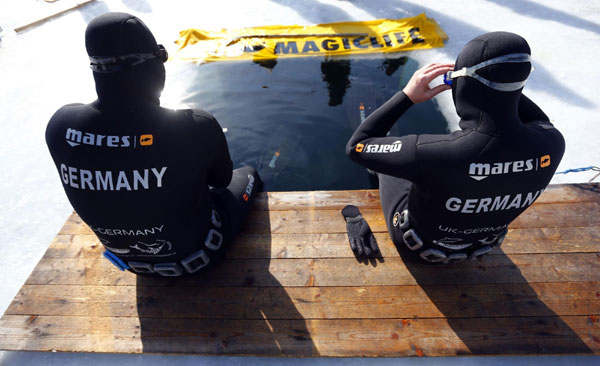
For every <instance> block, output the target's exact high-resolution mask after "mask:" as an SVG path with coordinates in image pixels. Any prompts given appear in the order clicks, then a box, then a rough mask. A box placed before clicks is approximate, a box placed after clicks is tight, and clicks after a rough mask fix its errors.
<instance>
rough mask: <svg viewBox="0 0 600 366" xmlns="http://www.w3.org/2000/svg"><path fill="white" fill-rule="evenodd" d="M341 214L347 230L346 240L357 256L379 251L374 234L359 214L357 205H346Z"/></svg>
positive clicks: (366, 255) (367, 255) (369, 254)
mask: <svg viewBox="0 0 600 366" xmlns="http://www.w3.org/2000/svg"><path fill="white" fill-rule="evenodd" d="M342 215H343V216H344V219H345V220H346V229H347V230H348V240H350V248H352V250H353V251H354V253H356V255H358V256H359V257H363V256H365V257H369V256H371V255H372V254H375V253H377V252H379V247H378V246H377V241H376V240H375V236H374V235H373V232H372V231H371V228H370V227H369V224H367V222H366V221H365V219H364V218H363V217H362V215H361V214H360V211H359V210H358V207H356V206H353V205H348V206H346V207H344V208H343V209H342Z"/></svg>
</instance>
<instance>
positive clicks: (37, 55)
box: [0, 0, 600, 364]
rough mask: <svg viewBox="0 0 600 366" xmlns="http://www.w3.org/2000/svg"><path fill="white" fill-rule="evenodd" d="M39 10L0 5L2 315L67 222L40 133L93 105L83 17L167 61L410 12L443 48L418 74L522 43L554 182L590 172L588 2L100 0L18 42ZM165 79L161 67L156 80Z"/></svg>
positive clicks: (442, 100) (597, 158)
mask: <svg viewBox="0 0 600 366" xmlns="http://www.w3.org/2000/svg"><path fill="white" fill-rule="evenodd" d="M60 1H68V0H59V3H60ZM40 5H44V6H46V4H43V1H42V0H19V1H14V0H0V27H2V29H3V31H2V33H1V38H2V40H1V42H0V91H1V98H0V138H1V141H2V143H1V144H0V156H1V157H2V160H1V163H0V164H1V165H0V169H1V171H2V176H1V179H0V200H1V201H0V203H1V205H2V210H1V211H0V220H1V221H0V223H1V225H0V264H1V266H2V272H1V273H2V285H1V286H0V310H1V311H2V312H3V311H4V310H5V309H6V307H7V306H8V305H9V304H10V301H11V300H12V298H13V297H14V296H15V294H16V293H17V291H18V289H19V288H20V286H21V285H22V284H23V282H24V281H25V279H26V278H27V276H28V275H29V274H30V273H31V271H32V270H33V268H34V266H35V264H36V263H37V262H38V260H39V259H40V257H41V256H42V254H43V253H44V251H45V250H46V248H47V246H48V244H49V243H50V241H51V240H52V238H53V237H54V236H55V235H56V233H57V232H58V230H59V229H60V227H61V226H62V224H63V223H64V221H65V219H66V218H67V216H68V215H69V214H70V213H71V211H72V209H71V207H70V205H69V203H68V201H67V199H66V197H65V195H64V192H63V189H62V187H61V183H60V180H59V177H58V174H57V172H56V170H55V168H54V166H53V163H52V161H51V159H50V155H49V154H48V151H47V149H46V144H45V142H44V131H45V127H46V123H47V121H48V119H49V118H50V116H51V115H52V114H53V113H54V111H55V110H56V109H58V108H59V107H60V106H62V105H64V104H67V103H72V102H84V103H87V102H90V101H92V100H93V99H94V98H95V91H94V84H93V79H92V75H91V71H90V70H89V68H88V60H87V55H86V52H85V46H84V30H85V27H86V24H87V23H88V22H89V21H90V20H91V19H92V18H93V17H95V16H97V15H100V14H102V13H105V12H107V11H124V12H128V13H132V14H134V15H137V16H139V17H140V18H141V19H142V20H144V22H145V23H146V24H148V26H149V27H150V28H151V29H152V31H153V32H154V34H155V36H156V38H157V40H158V41H159V42H161V43H163V44H165V45H166V46H167V48H168V49H170V50H171V51H174V49H175V45H174V44H173V41H174V40H175V39H176V38H177V36H178V31H179V30H182V29H186V28H189V27H196V28H203V29H220V28H239V27H248V26H257V25H269V24H314V23H325V22H334V21H343V20H369V19H378V18H403V17H409V16H414V15H417V14H419V13H422V12H425V13H426V14H427V16H429V17H431V18H434V19H435V20H437V21H438V23H439V24H440V25H441V26H442V28H443V29H444V30H445V31H446V33H447V34H448V36H449V40H448V41H447V43H446V46H445V47H444V48H442V49H435V50H430V51H418V52H414V53H413V54H412V55H411V56H412V57H414V58H416V59H418V60H419V61H420V62H422V63H427V62H432V61H439V62H453V61H454V59H455V57H456V55H457V54H458V52H459V51H460V49H461V48H462V46H463V45H464V44H465V43H466V42H468V41H469V40H470V39H472V38H474V37H476V36H478V35H479V34H481V33H485V32H489V31H496V30H505V31H511V32H514V33H518V34H520V35H522V36H523V37H525V39H527V41H528V42H529V44H530V46H531V49H532V55H533V60H534V61H533V63H534V66H535V71H534V72H533V73H532V74H531V77H530V79H529V82H528V84H527V86H526V87H525V93H526V94H527V95H528V96H529V97H530V98H532V99H533V100H534V101H535V102H536V103H537V104H538V105H540V106H541V107H542V109H543V110H544V111H545V112H546V113H547V114H548V116H550V118H551V120H552V121H553V123H554V124H555V125H556V126H557V127H558V128H559V129H560V130H561V132H562V133H563V135H564V136H565V139H566V142H567V151H566V153H565V156H564V158H563V161H562V163H561V165H560V167H559V171H560V170H565V169H569V168H579V167H585V166H590V165H596V166H598V165H600V147H599V144H598V142H597V138H598V134H599V131H600V128H599V127H598V125H599V123H600V118H599V117H598V116H600V107H599V101H600V100H599V96H598V83H599V82H600V71H599V69H600V68H598V66H597V64H598V55H599V54H600V2H598V1H564V0H561V1H559V0H545V1H541V0H538V1H530V0H521V1H503V0H487V1H485V0H470V1H468V2H462V1H451V0H418V1H417V0H415V1H400V0H377V1H374V0H352V1H350V0H347V1H342V0H339V1H337V0H327V1H326V0H323V1H316V0H314V1H303V0H289V1H288V0H270V1H268V0H254V1H248V0H239V1H233V0H230V1H227V0H218V1H216V0H215V1H158V0H154V1H150V0H122V1H119V0H107V1H96V2H94V3H92V4H89V5H86V6H83V7H81V8H80V9H78V10H75V11H72V12H69V13H67V14H66V15H63V16H60V17H57V18H54V19H52V20H50V21H48V22H45V23H43V24H41V25H39V26H37V27H33V28H31V29H30V30H28V31H25V32H22V33H19V34H16V33H15V32H13V31H12V29H14V28H15V27H18V26H20V25H23V22H24V21H26V19H27V18H28V16H29V15H31V14H32V13H33V12H34V10H36V9H37V8H36V6H37V7H39V6H40ZM167 65H168V64H167ZM171 67H172V66H169V65H168V67H167V72H169V68H171ZM176 94H177V93H176V91H170V90H169V85H167V87H166V89H165V96H166V98H165V100H163V105H165V106H169V107H177V105H176V100H168V99H169V98H168V96H169V95H176ZM438 103H439V104H440V105H441V107H442V113H444V115H445V116H446V118H447V119H448V120H449V121H450V125H451V128H457V122H458V117H457V116H456V115H455V113H454V110H453V104H452V98H451V95H450V93H445V94H443V95H441V96H439V97H438ZM594 174H595V173H594V172H583V173H571V174H567V175H557V176H556V177H555V179H554V180H553V183H579V182H586V181H588V180H589V179H591V178H592V177H593V176H594ZM596 181H600V179H597V180H596ZM4 356H6V355H4ZM3 360H4V361H6V358H4V357H3V358H1V359H0V363H1V364H4V362H3ZM26 360H27V359H26V358H23V359H21V362H23V363H24V362H26ZM136 360H138V359H136ZM181 360H183V359H180V363H181V362H184V361H181ZM211 360H212V359H211ZM582 360H583V359H582ZM586 360H587V359H586ZM596 360H597V359H596ZM38 361H39V360H38ZM131 361H132V360H131ZM27 362H29V361H27ZM41 362H47V363H50V362H51V361H50V358H45V361H41ZM92 362H93V361H92ZM98 362H100V361H98ZM110 362H113V361H110ZM136 362H138V361H136ZM139 362H141V361H139ZM211 362H212V361H211ZM215 362H216V361H215ZM331 362H333V361H331ZM372 362H375V361H372ZM585 362H587V361H585ZM136 364H137V363H136ZM372 364H373V363H372ZM396 364H398V363H396ZM571 364H572V363H571Z"/></svg>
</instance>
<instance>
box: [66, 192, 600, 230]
mask: <svg viewBox="0 0 600 366" xmlns="http://www.w3.org/2000/svg"><path fill="white" fill-rule="evenodd" d="M572 203H585V205H580V204H578V205H571V204H572ZM598 203H600V184H576V185H571V184H569V185H550V186H548V188H547V189H546V191H545V192H544V193H543V194H542V195H541V196H540V198H539V199H538V200H537V201H536V202H535V203H534V204H533V206H532V207H531V208H529V209H528V210H527V211H525V214H524V215H526V216H531V218H530V219H528V220H525V222H527V223H528V226H523V227H545V226H544V225H546V227H577V226H593V225H596V226H598V223H599V221H598V220H594V218H595V217H596V216H598V215H591V216H592V217H591V220H586V219H585V217H586V216H590V213H594V212H599V211H598V209H599V207H600V206H599V205H598ZM346 204H355V205H357V206H359V207H361V208H362V209H363V210H367V209H368V210H369V213H370V214H371V215H372V216H373V217H376V219H377V220H378V226H377V227H376V229H373V230H374V231H380V232H383V231H385V222H383V219H382V218H383V216H382V215H381V214H380V212H378V211H380V203H379V193H378V191H377V190H359V191H315V192H270V193H264V192H263V193H260V194H259V196H258V198H257V200H256V203H255V205H254V208H255V209H256V210H258V211H266V210H267V205H268V209H269V211H271V212H273V211H284V212H287V215H290V212H292V213H298V212H299V211H304V210H308V211H314V210H331V211H332V212H330V213H327V214H326V215H327V216H326V219H327V220H330V219H332V218H335V216H336V215H337V216H339V217H337V218H335V219H336V221H340V220H339V219H340V218H341V215H340V214H339V212H337V213H336V212H335V211H336V210H341V208H342V207H344V206H345V205H346ZM552 204H557V205H552ZM546 205H551V206H549V207H547V206H546ZM541 206H543V207H541ZM572 210H574V211H573V213H574V214H575V216H576V217H577V219H576V220H575V221H576V222H579V223H581V224H580V225H577V224H576V223H574V222H573V220H569V219H567V220H566V221H565V217H567V216H570V213H571V212H572ZM594 210H595V211H594ZM314 215H315V214H310V215H309V217H314ZM321 215H322V213H320V214H319V216H321ZM253 216H257V217H258V220H257V221H256V223H259V222H261V220H262V221H263V224H264V223H267V222H268V223H269V224H271V225H273V224H275V227H277V224H280V223H278V222H277V221H275V222H273V220H270V221H265V219H264V218H265V217H267V216H268V215H266V214H264V213H263V214H261V213H260V212H257V213H256V214H255V215H253ZM298 216H299V219H303V218H304V219H306V217H307V215H302V214H300V213H298ZM371 219H372V218H371ZM532 219H533V220H534V221H536V220H540V219H542V220H543V221H541V222H539V223H538V226H535V225H533V226H532V223H531V221H532ZM368 221H369V222H370V220H368ZM379 221H381V222H379ZM341 222H343V221H341ZM300 223H302V222H300ZM304 223H306V222H304ZM548 223H549V225H548ZM590 223H591V224H590ZM515 224H516V226H515ZM518 225H519V224H518V223H513V225H511V227H512V228H521V226H518ZM540 225H541V226H540ZM338 226H339V225H338ZM371 226H372V228H373V225H371ZM338 230H339V228H338ZM323 232H327V233H329V232H328V231H323ZM61 234H92V231H91V230H89V228H87V227H86V226H85V224H83V221H82V220H81V219H80V218H79V217H78V216H77V215H76V214H73V215H71V216H70V217H69V219H68V220H67V222H66V224H65V227H64V228H63V230H61Z"/></svg>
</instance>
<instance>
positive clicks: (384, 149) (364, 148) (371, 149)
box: [356, 140, 402, 154]
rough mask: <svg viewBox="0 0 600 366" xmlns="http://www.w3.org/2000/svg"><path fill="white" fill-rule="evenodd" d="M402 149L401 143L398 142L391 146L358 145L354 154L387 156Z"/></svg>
mask: <svg viewBox="0 0 600 366" xmlns="http://www.w3.org/2000/svg"><path fill="white" fill-rule="evenodd" d="M400 149H402V141H400V140H398V141H395V142H394V143H392V144H381V145H380V144H364V145H363V144H358V145H356V152H364V153H376V154H387V153H394V152H398V151H400Z"/></svg>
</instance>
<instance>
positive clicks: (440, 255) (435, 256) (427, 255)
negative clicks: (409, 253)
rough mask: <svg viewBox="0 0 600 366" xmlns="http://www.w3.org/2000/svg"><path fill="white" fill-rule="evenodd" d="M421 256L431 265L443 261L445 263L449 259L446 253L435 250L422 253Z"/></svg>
mask: <svg viewBox="0 0 600 366" xmlns="http://www.w3.org/2000/svg"><path fill="white" fill-rule="evenodd" d="M419 256H420V257H421V258H423V259H424V260H426V261H427V262H431V263H437V262H442V261H444V262H445V261H446V260H447V259H448V257H447V256H446V253H444V252H442V251H441V250H437V249H433V248H430V249H427V250H424V251H422V252H421V254H419Z"/></svg>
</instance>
